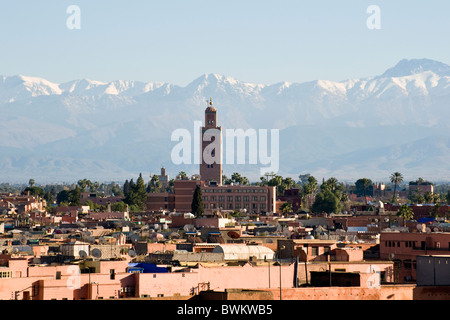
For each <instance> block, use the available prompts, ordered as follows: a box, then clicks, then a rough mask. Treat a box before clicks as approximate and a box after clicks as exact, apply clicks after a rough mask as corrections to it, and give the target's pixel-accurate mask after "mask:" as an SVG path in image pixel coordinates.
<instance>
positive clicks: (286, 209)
mask: <svg viewBox="0 0 450 320" xmlns="http://www.w3.org/2000/svg"><path fill="white" fill-rule="evenodd" d="M280 210H281V212H282V213H283V214H289V213H292V203H290V202H285V203H283V204H282V205H281V207H280Z"/></svg>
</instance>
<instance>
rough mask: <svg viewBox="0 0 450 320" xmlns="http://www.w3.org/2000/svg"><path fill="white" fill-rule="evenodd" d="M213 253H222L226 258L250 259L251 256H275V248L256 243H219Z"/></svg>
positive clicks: (266, 257) (262, 258) (268, 258)
mask: <svg viewBox="0 0 450 320" xmlns="http://www.w3.org/2000/svg"><path fill="white" fill-rule="evenodd" d="M213 253H222V254H223V258H224V260H239V261H248V260H250V258H251V257H255V258H256V259H258V260H264V259H267V260H271V259H273V258H274V251H273V250H271V249H269V248H267V247H264V246H255V245H252V246H248V245H218V246H216V247H215V248H214V249H213Z"/></svg>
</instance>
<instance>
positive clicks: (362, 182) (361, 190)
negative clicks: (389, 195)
mask: <svg viewBox="0 0 450 320" xmlns="http://www.w3.org/2000/svg"><path fill="white" fill-rule="evenodd" d="M372 186H373V183H372V180H370V179H368V178H361V179H358V180H357V181H356V182H355V187H356V195H357V196H364V201H365V202H366V203H367V191H368V190H369V188H370V187H372Z"/></svg>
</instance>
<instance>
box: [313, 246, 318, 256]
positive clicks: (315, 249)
mask: <svg viewBox="0 0 450 320" xmlns="http://www.w3.org/2000/svg"><path fill="white" fill-rule="evenodd" d="M318 254H319V248H318V247H311V255H313V256H317V255H318Z"/></svg>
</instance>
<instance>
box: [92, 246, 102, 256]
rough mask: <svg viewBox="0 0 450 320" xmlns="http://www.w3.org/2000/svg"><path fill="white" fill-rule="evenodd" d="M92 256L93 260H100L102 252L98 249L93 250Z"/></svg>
mask: <svg viewBox="0 0 450 320" xmlns="http://www.w3.org/2000/svg"><path fill="white" fill-rule="evenodd" d="M92 256H93V257H95V258H100V257H101V256H102V252H101V251H100V249H97V248H95V249H94V250H92Z"/></svg>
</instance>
